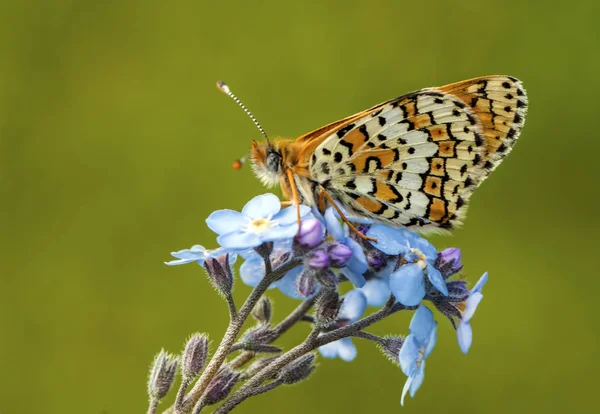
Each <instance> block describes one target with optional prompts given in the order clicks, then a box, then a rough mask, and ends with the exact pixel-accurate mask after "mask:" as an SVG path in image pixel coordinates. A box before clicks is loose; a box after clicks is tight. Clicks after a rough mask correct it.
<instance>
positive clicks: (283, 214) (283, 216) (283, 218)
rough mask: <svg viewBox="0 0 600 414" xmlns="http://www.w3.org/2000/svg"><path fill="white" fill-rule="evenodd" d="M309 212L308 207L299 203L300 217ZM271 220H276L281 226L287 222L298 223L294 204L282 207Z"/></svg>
mask: <svg viewBox="0 0 600 414" xmlns="http://www.w3.org/2000/svg"><path fill="white" fill-rule="evenodd" d="M308 213H310V207H307V206H305V205H300V218H304V217H306V215H307V214H308ZM273 220H277V223H279V225H281V226H285V225H288V224H293V223H296V224H297V223H298V215H297V213H296V206H292V207H288V208H284V209H283V210H281V211H280V212H279V213H277V214H275V215H274V216H273Z"/></svg>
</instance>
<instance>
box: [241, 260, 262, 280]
mask: <svg viewBox="0 0 600 414" xmlns="http://www.w3.org/2000/svg"><path fill="white" fill-rule="evenodd" d="M264 274H265V265H264V263H263V261H262V259H261V258H259V257H258V256H257V257H256V258H255V259H251V260H246V261H245V262H244V263H242V265H241V266H240V278H241V279H242V282H244V283H245V284H247V285H248V286H252V287H254V286H256V285H258V282H260V281H261V280H262V278H263V276H264Z"/></svg>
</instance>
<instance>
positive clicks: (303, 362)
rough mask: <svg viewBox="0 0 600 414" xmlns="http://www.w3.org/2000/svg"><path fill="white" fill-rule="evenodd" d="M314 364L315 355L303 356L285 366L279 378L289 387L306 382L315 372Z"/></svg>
mask: <svg viewBox="0 0 600 414" xmlns="http://www.w3.org/2000/svg"><path fill="white" fill-rule="evenodd" d="M314 362H315V354H314V353H310V354H306V355H303V356H301V357H300V358H298V359H296V360H294V361H292V362H290V363H289V364H288V365H287V366H285V367H284V368H283V369H282V370H281V373H280V374H279V378H280V379H281V381H282V382H283V383H284V384H288V385H289V384H295V383H297V382H300V381H302V380H305V379H306V378H308V377H309V376H310V374H312V372H313V371H314V370H315V364H314Z"/></svg>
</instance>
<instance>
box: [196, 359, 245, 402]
mask: <svg viewBox="0 0 600 414" xmlns="http://www.w3.org/2000/svg"><path fill="white" fill-rule="evenodd" d="M239 378H240V373H239V372H236V371H234V370H232V369H231V368H229V366H228V365H224V366H223V368H221V370H220V371H219V373H218V374H217V375H216V376H215V377H214V378H213V379H212V380H211V381H210V383H209V384H208V387H207V388H206V391H204V398H205V401H206V405H212V404H216V403H218V402H219V401H222V400H223V399H224V398H225V397H227V396H228V395H229V393H230V392H231V390H232V389H233V387H234V386H235V384H236V382H237V381H238V379H239Z"/></svg>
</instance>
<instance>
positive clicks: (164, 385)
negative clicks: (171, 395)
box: [148, 349, 178, 400]
mask: <svg viewBox="0 0 600 414" xmlns="http://www.w3.org/2000/svg"><path fill="white" fill-rule="evenodd" d="M177 363H178V360H177V358H176V357H174V356H173V355H171V354H168V353H166V352H165V350H164V349H161V350H160V352H159V353H158V355H156V357H155V358H154V362H153V363H152V368H151V370H150V376H149V377H148V395H149V396H150V398H152V399H156V400H161V399H162V398H164V396H165V395H167V393H168V392H169V389H170V388H171V385H173V381H174V380H175V373H176V372H177Z"/></svg>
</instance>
